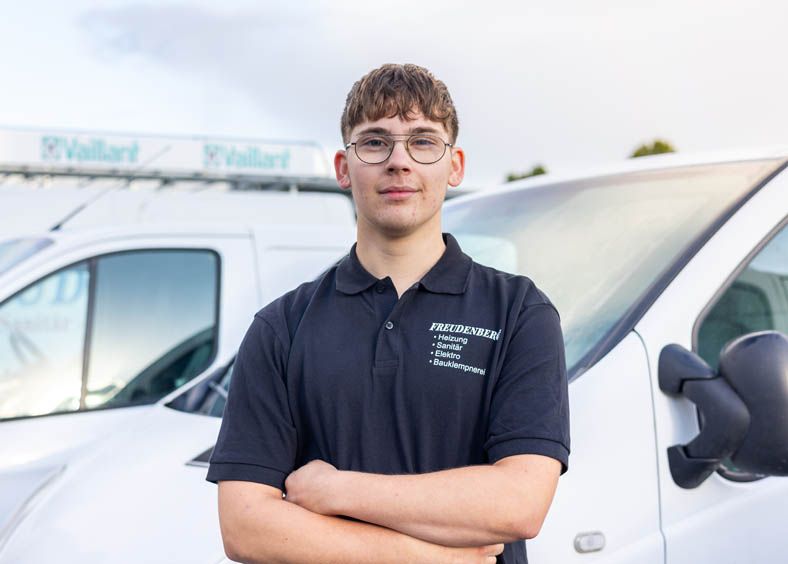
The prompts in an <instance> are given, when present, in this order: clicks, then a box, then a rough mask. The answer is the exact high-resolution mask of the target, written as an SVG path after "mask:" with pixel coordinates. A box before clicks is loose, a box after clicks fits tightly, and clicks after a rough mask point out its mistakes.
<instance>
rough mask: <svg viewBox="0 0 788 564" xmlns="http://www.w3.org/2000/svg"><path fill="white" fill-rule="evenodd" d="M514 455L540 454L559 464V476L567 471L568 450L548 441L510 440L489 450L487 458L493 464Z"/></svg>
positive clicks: (555, 442)
mask: <svg viewBox="0 0 788 564" xmlns="http://www.w3.org/2000/svg"><path fill="white" fill-rule="evenodd" d="M516 454H541V455H544V456H549V457H550V458H555V459H556V460H558V461H559V462H560V463H561V474H563V473H564V472H566V471H567V470H568V469H569V449H568V448H566V447H565V446H564V445H563V444H561V443H559V442H557V441H552V440H550V439H510V440H508V441H504V442H501V443H497V444H495V445H493V446H491V447H490V448H489V450H488V451H487V456H488V457H489V458H490V463H491V464H495V463H496V462H498V461H499V460H501V459H502V458H506V457H507V456H514V455H516Z"/></svg>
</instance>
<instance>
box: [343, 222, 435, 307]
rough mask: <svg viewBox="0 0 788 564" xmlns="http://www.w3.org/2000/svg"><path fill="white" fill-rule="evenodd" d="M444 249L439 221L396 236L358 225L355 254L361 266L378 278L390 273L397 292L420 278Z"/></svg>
mask: <svg viewBox="0 0 788 564" xmlns="http://www.w3.org/2000/svg"><path fill="white" fill-rule="evenodd" d="M445 249H446V244H445V243H444V242H443V236H442V234H441V230H440V225H437V226H436V227H435V228H432V229H429V230H425V231H420V232H416V233H412V234H409V235H405V236H403V237H396V238H392V237H388V236H385V235H382V234H380V233H375V232H367V230H365V229H364V228H363V227H362V226H360V225H359V229H358V243H357V244H356V254H357V255H358V260H359V262H361V266H363V267H364V268H365V269H366V270H367V272H369V273H370V274H372V275H373V276H375V277H376V278H385V277H386V276H389V277H390V278H391V280H392V282H394V287H395V288H396V290H397V295H398V296H402V294H404V293H405V291H407V289H408V288H410V287H411V286H412V285H413V284H415V283H416V282H418V281H419V280H421V279H422V277H423V276H424V275H425V274H427V272H429V270H430V269H431V268H432V267H433V266H435V263H437V262H438V260H439V259H440V258H441V255H443V251H444V250H445Z"/></svg>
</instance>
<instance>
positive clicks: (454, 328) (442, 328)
mask: <svg viewBox="0 0 788 564" xmlns="http://www.w3.org/2000/svg"><path fill="white" fill-rule="evenodd" d="M430 331H439V332H441V333H462V334H464V335H475V336H477V337H484V338H485V339H491V340H493V341H497V340H498V338H499V337H500V336H501V331H500V329H499V330H498V331H493V330H492V329H485V328H483V327H472V326H470V325H459V324H455V323H433V324H432V325H431V326H430Z"/></svg>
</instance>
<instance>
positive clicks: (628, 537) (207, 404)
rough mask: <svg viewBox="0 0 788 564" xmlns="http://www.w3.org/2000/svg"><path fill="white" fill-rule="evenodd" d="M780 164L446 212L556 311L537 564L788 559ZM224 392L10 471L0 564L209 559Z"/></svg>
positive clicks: (535, 193) (626, 167) (651, 166)
mask: <svg viewBox="0 0 788 564" xmlns="http://www.w3.org/2000/svg"><path fill="white" fill-rule="evenodd" d="M787 164H788V150H785V151H779V152H768V153H767V152H760V153H752V154H743V153H739V154H733V155H722V156H719V155H713V156H711V157H702V158H688V157H684V156H680V155H679V156H675V155H674V156H667V157H654V158H644V159H636V160H635V161H631V162H628V163H625V164H622V165H618V166H616V167H611V168H607V169H602V170H597V171H591V172H590V173H586V174H582V175H580V174H578V175H568V176H565V177H545V178H536V179H532V180H526V181H523V182H518V183H513V184H511V185H508V186H505V187H502V188H500V189H496V190H491V191H488V192H485V193H479V194H478V195H474V196H470V197H468V198H458V199H456V200H453V201H452V202H449V203H447V204H446V205H445V207H444V217H443V221H444V228H445V230H447V231H450V232H452V233H454V234H455V236H456V237H457V238H458V240H459V242H460V244H461V245H462V247H463V249H464V250H465V251H466V252H467V253H469V254H471V255H472V256H474V258H476V259H477V260H478V261H479V262H482V263H486V264H490V265H492V266H495V267H498V268H501V269H503V270H508V271H514V272H519V273H522V274H525V275H527V276H529V277H530V278H532V279H533V280H534V281H535V282H536V284H537V285H538V286H539V287H540V288H543V289H544V290H545V292H546V293H547V295H549V296H550V298H551V300H552V301H553V302H554V303H555V305H556V306H557V309H558V311H559V312H560V314H561V320H562V328H563V331H564V338H565V344H566V353H567V367H568V369H569V378H570V384H569V394H570V411H571V425H572V437H571V450H572V454H571V456H570V469H569V472H568V473H567V474H565V475H564V476H563V477H562V478H561V480H560V482H559V487H558V492H557V495H556V498H555V500H554V502H553V506H552V508H551V510H550V513H549V514H548V517H547V520H546V522H545V524H544V526H543V528H542V531H541V533H540V534H539V536H538V537H537V538H535V539H533V540H529V541H528V542H527V550H528V554H529V560H530V561H531V562H540V563H557V564H571V563H578V564H583V563H598V564H602V563H604V564H644V563H645V564H698V563H709V564H710V563H718V562H724V563H748V564H749V563H756V562H757V563H761V562H782V561H784V560H785V554H786V553H788V537H786V535H785V523H786V522H788V503H786V500H788V480H787V479H785V478H784V477H781V476H784V475H785V474H788V424H787V423H788V421H786V415H785V414H786V413H788V389H787V388H786V385H785V382H786V374H787V373H788V368H786V364H788V350H786V346H788V341H787V340H786V337H785V333H786V332H788V307H786V305H787V304H788V170H786V165H787ZM245 326H246V324H245V323H242V324H241V327H240V328H239V331H240V330H243V328H244V327H245ZM231 375H232V367H231V365H230V366H228V367H223V368H220V369H218V370H217V371H216V372H215V373H213V374H212V375H210V376H208V377H204V378H203V379H201V380H200V381H199V383H198V384H196V385H194V386H192V387H190V388H188V389H186V388H185V389H184V391H181V392H176V393H174V394H172V395H171V396H168V397H166V398H164V399H162V400H160V401H159V402H157V403H156V404H154V405H151V406H145V407H140V408H129V409H128V410H127V411H130V410H132V409H134V410H140V411H138V412H137V413H136V416H135V417H128V418H127V419H126V420H124V421H122V422H120V423H118V424H117V425H115V426H114V427H113V428H112V432H107V433H106V434H105V435H104V436H103V437H102V438H101V440H96V441H94V442H93V443H92V444H91V445H90V447H89V448H87V447H85V448H82V449H74V450H71V451H70V452H67V453H66V452H63V453H57V454H56V455H53V456H50V457H49V458H46V459H39V460H36V461H32V456H31V457H29V458H28V459H27V460H22V459H20V460H18V465H17V466H16V467H15V468H7V469H6V471H5V472H4V473H1V474H0V483H6V484H10V486H9V490H13V492H15V494H16V497H15V498H13V499H11V496H7V499H8V500H9V501H8V506H9V507H12V508H13V511H12V512H11V513H10V514H11V517H10V518H8V519H7V520H6V521H5V523H2V522H0V564H6V563H9V564H10V563H15V564H17V563H22V564H25V563H34V562H45V561H50V560H57V561H59V562H74V563H76V562H79V563H87V562H167V563H172V562H183V563H187V562H188V563H194V562H205V563H217V562H220V561H223V560H224V557H223V551H222V546H221V537H220V534H219V526H218V514H217V509H216V488H215V486H213V485H212V484H209V483H207V482H206V481H205V472H206V468H205V465H206V463H207V459H208V455H209V453H210V449H211V447H212V444H213V441H215V439H216V436H217V434H218V430H219V425H220V419H219V417H220V416H221V412H222V407H223V403H224V397H225V394H226V389H227V387H228V385H229V382H230V379H231ZM753 391H755V392H756V393H752V392H753ZM141 410H144V412H143V411H141ZM115 411H117V412H119V413H120V412H123V411H124V410H115ZM92 415H95V412H93V413H87V414H85V416H86V417H89V416H92ZM60 417H71V416H58V417H52V418H45V417H42V418H37V419H36V420H37V421H43V420H46V419H52V420H54V419H57V418H60ZM14 423H15V422H8V423H4V424H2V425H0V429H2V428H3V425H8V426H9V428H12V427H10V426H13V425H14ZM753 445H755V448H753ZM0 449H3V450H0V459H4V457H8V456H10V455H12V454H13V451H14V450H15V449H9V448H7V447H6V446H5V438H0ZM0 515H3V513H2V507H0ZM304 533H305V534H309V532H308V531H305V532H304ZM42 539H46V540H47V542H46V543H45V542H42Z"/></svg>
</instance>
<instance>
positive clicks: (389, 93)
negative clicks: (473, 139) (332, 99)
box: [340, 64, 460, 143]
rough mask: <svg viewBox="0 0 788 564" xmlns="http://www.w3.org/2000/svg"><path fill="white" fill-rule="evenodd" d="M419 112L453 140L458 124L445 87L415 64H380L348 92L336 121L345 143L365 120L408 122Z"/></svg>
mask: <svg viewBox="0 0 788 564" xmlns="http://www.w3.org/2000/svg"><path fill="white" fill-rule="evenodd" d="M419 112H420V113H421V114H422V115H423V116H424V117H425V118H427V119H429V120H432V121H437V122H440V123H442V124H443V126H444V127H445V128H446V131H447V132H448V134H449V142H450V143H454V142H456V141H457V133H458V132H459V128H460V124H459V121H458V119H457V110H456V109H455V107H454V102H452V99H451V96H450V95H449V89H448V88H446V85H445V84H444V83H443V82H442V81H440V80H438V79H437V78H435V77H434V76H433V74H432V73H431V72H430V71H428V70H427V69H425V68H424V67H420V66H418V65H410V64H407V65H393V64H387V65H383V66H381V67H379V68H377V69H374V70H372V71H370V72H368V73H367V74H365V75H364V76H363V77H361V79H360V80H358V81H357V82H356V83H355V84H354V85H353V88H351V89H350V92H349V93H348V95H347V101H346V102H345V109H344V111H343V112H342V120H341V122H340V124H341V128H342V139H343V141H344V142H345V143H348V142H349V141H350V132H351V130H352V129H353V128H354V127H355V126H357V125H358V124H360V123H363V122H365V121H375V120H379V119H381V118H384V117H394V116H397V117H399V118H400V119H403V120H410V119H414V117H415V114H416V113H419Z"/></svg>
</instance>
